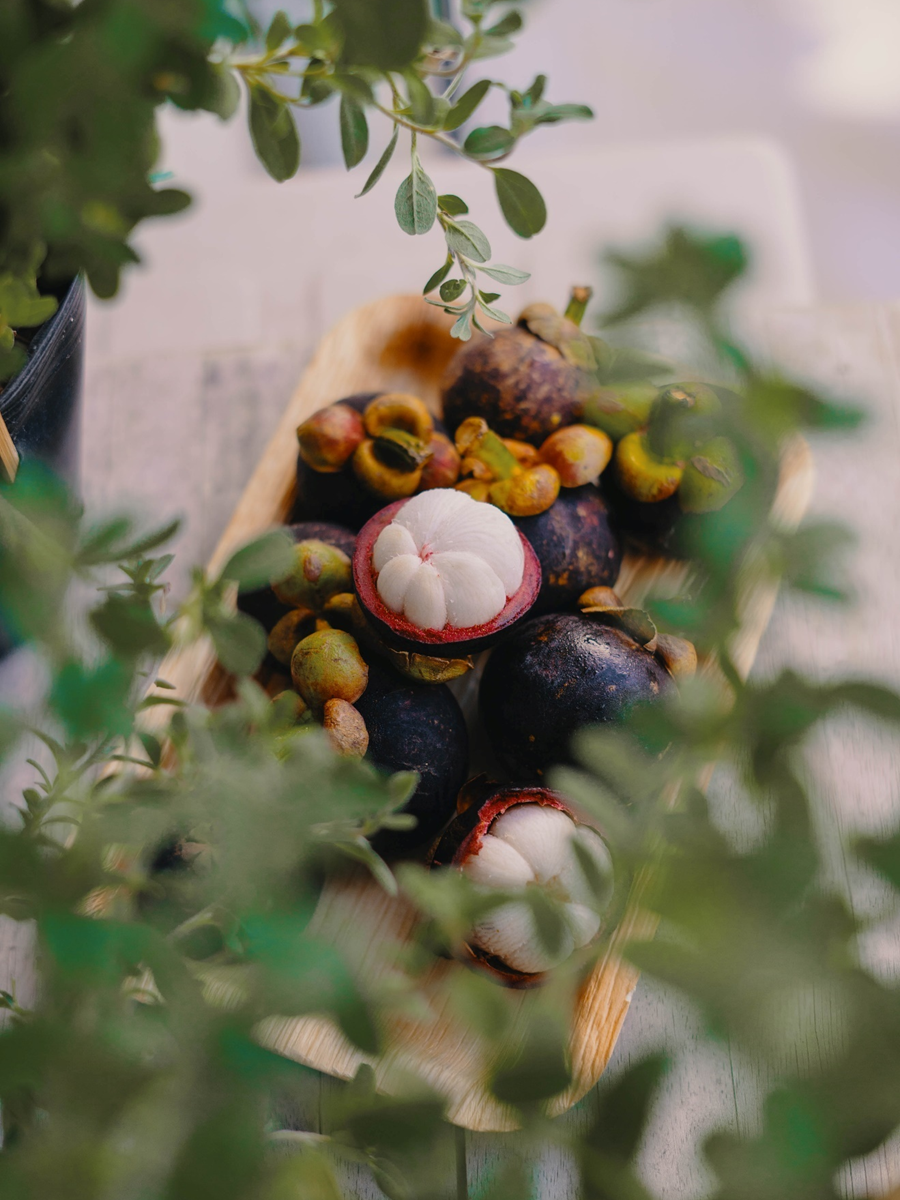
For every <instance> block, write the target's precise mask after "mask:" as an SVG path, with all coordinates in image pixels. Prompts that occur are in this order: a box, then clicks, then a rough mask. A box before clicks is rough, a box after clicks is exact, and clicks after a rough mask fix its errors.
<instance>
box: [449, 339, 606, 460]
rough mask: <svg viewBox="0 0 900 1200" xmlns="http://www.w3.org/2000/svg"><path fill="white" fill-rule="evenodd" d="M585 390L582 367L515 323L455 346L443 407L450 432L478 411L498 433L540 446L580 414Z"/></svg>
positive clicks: (579, 418)
mask: <svg viewBox="0 0 900 1200" xmlns="http://www.w3.org/2000/svg"><path fill="white" fill-rule="evenodd" d="M589 391H590V388H589V378H588V376H587V375H586V373H585V372H584V371H582V370H580V369H579V368H578V367H576V366H574V365H573V364H572V363H570V362H568V361H567V360H566V359H565V358H564V356H563V355H562V354H561V353H560V351H559V350H558V349H557V348H556V347H555V346H551V345H549V344H548V343H546V342H544V341H542V340H541V339H540V338H539V337H537V336H536V335H535V334H533V333H531V332H530V331H529V330H528V329H525V328H522V327H520V326H514V327H512V328H510V329H503V330H500V331H499V332H497V333H495V334H494V336H493V337H492V338H475V339H473V340H472V342H470V343H469V344H468V345H467V346H465V347H463V349H461V350H460V351H458V353H457V355H456V357H455V358H454V359H453V360H452V362H451V363H450V366H449V367H448V369H447V372H446V374H445V377H444V381H443V395H442V411H443V416H444V420H445V422H446V424H447V426H448V427H449V428H450V429H451V430H452V431H453V432H454V433H455V431H456V429H457V428H458V427H459V426H460V425H461V424H462V422H463V421H464V420H465V419H466V418H467V417H483V418H484V419H485V420H486V421H487V423H488V425H489V426H490V427H491V429H492V430H493V431H494V432H495V433H496V434H498V436H500V437H508V438H517V439H519V440H520V441H524V442H531V444H532V445H534V446H540V445H541V444H542V442H543V441H544V440H545V439H546V438H547V437H549V435H550V434H551V433H554V432H555V431H556V430H557V429H560V428H561V427H562V426H563V425H572V424H574V423H575V422H577V421H580V420H581V417H582V415H583V413H584V404H585V399H586V397H587V395H588V394H589Z"/></svg>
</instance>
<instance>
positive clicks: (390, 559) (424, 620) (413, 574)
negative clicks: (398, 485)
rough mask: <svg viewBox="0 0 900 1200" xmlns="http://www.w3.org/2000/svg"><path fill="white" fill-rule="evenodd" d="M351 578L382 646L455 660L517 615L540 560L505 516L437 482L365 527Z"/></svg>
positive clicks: (534, 583)
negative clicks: (432, 487) (434, 485)
mask: <svg viewBox="0 0 900 1200" xmlns="http://www.w3.org/2000/svg"><path fill="white" fill-rule="evenodd" d="M353 582H354V587H355V588H356V594H357V597H358V598H359V603H360V606H361V608H362V610H363V613H364V614H365V617H366V619H367V620H368V621H369V623H370V624H371V626H372V627H373V628H374V630H375V632H376V633H377V634H378V636H379V637H380V638H381V639H382V640H383V641H384V642H385V643H386V644H387V645H390V646H393V647H394V648H395V649H398V650H405V651H409V652H412V653H424V654H431V655H438V656H440V655H445V656H446V657H448V658H459V657H461V656H465V655H468V654H471V653H473V652H474V651H475V650H480V649H484V648H485V647H487V646H489V645H491V644H493V643H494V642H496V641H497V638H498V637H499V636H500V635H501V634H503V633H504V632H506V631H508V630H509V629H511V628H512V627H513V626H514V625H515V624H516V623H517V622H518V621H520V620H521V619H522V618H523V617H524V616H525V614H526V613H527V612H528V610H529V609H530V608H531V606H532V604H533V603H534V601H535V599H536V598H537V594H538V591H539V589H540V565H539V563H538V560H537V557H536V556H535V553H534V551H533V550H532V549H531V547H530V546H529V544H528V542H527V540H526V539H525V537H523V535H522V534H521V533H520V532H519V531H518V530H517V529H516V527H515V525H514V524H513V523H512V521H511V520H510V518H509V517H508V516H506V514H505V513H502V512H501V511H500V510H499V509H498V508H495V507H494V506H493V505H492V504H481V503H479V502H478V501H477V500H473V499H472V498H471V496H468V495H466V494H465V492H459V491H456V490H454V489H452V488H438V489H435V490H433V491H427V492H422V493H420V494H419V495H418V496H414V497H412V499H410V500H407V501H402V500H401V501H396V502H395V503H394V504H390V505H388V506H387V508H384V509H382V511H381V512H380V513H378V514H377V515H376V516H375V517H373V518H372V520H371V521H369V522H368V523H367V524H366V525H365V527H364V528H363V529H362V530H361V531H360V534H359V537H358V539H357V546H356V554H355V555H354V558H353Z"/></svg>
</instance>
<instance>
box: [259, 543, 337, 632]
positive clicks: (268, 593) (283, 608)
mask: <svg viewBox="0 0 900 1200" xmlns="http://www.w3.org/2000/svg"><path fill="white" fill-rule="evenodd" d="M286 529H287V532H288V533H289V534H290V535H291V537H292V538H293V539H294V541H295V542H305V541H307V540H310V539H312V540H315V541H318V542H326V543H327V544H328V545H329V546H335V547H336V548H337V549H338V550H342V551H343V552H344V554H346V555H347V557H348V558H350V559H352V558H353V552H354V550H355V549H356V534H355V533H353V531H352V530H350V529H346V528H344V526H343V525H334V524H332V523H331V522H330V521H299V522H297V523H296V524H294V525H288V526H286ZM238 608H239V609H240V611H241V612H243V613H246V614H247V615H248V616H250V617H255V618H256V620H257V621H259V623H260V624H261V625H262V626H263V627H264V629H265V630H266V632H269V631H270V630H271V629H272V628H273V627H274V626H275V625H276V624H277V623H278V622H279V621H280V620H281V618H282V617H283V616H285V615H286V614H287V613H289V612H290V611H291V610H290V608H289V606H288V605H287V604H282V602H281V601H280V600H279V599H278V597H277V596H276V595H275V593H274V592H273V591H272V589H271V587H264V588H257V589H256V591H253V592H244V593H243V594H242V595H240V596H239V597H238Z"/></svg>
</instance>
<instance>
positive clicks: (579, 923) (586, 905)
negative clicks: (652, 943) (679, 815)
mask: <svg viewBox="0 0 900 1200" xmlns="http://www.w3.org/2000/svg"><path fill="white" fill-rule="evenodd" d="M432 865H433V866H450V867H453V868H455V869H456V870H458V871H460V872H461V873H462V874H463V875H465V876H466V877H467V878H468V879H469V880H471V882H472V883H473V884H475V886H476V887H477V888H478V889H479V890H483V891H485V892H487V893H490V892H496V891H502V892H507V893H509V892H512V893H516V892H522V893H525V894H527V893H528V891H529V889H533V888H535V887H540V888H542V889H543V890H544V892H545V895H546V896H547V897H548V899H552V900H553V901H554V902H555V908H556V912H557V915H558V918H559V927H558V937H557V940H556V945H555V947H553V948H552V949H551V948H549V947H548V946H547V944H546V942H545V940H544V939H543V938H542V937H541V935H540V933H539V931H538V928H537V924H536V921H535V915H534V908H533V907H532V906H531V905H530V904H529V903H528V902H527V901H526V900H525V899H522V900H518V899H510V900H505V901H504V902H503V903H502V904H500V905H498V906H497V907H496V908H493V909H491V910H490V911H489V912H488V913H487V914H486V915H485V916H484V917H482V919H481V920H480V921H479V922H478V923H477V924H476V925H475V926H474V928H473V929H472V930H471V932H470V933H469V935H468V937H467V939H466V942H465V946H464V948H463V951H462V957H464V958H467V959H468V960H469V961H471V962H473V963H475V964H477V965H478V966H479V967H481V968H482V969H484V970H486V971H487V972H488V973H490V974H491V975H492V976H493V977H494V978H496V979H498V980H499V981H501V982H503V983H505V984H508V985H509V986H512V987H533V986H535V985H536V984H538V983H541V982H543V979H544V978H545V976H546V973H547V972H548V971H550V970H552V968H553V967H556V966H558V965H559V964H560V963H562V962H564V961H565V960H566V959H567V958H569V957H570V956H571V955H572V954H573V953H574V952H575V951H577V950H580V949H582V948H584V947H585V946H587V945H588V944H589V943H590V942H592V941H593V940H594V938H596V936H597V934H598V933H599V932H600V929H601V926H602V925H603V920H604V916H605V914H606V913H607V912H608V910H609V908H610V902H611V900H612V896H613V863H612V857H611V855H610V852H609V849H608V847H607V845H606V843H605V841H604V840H603V838H602V837H601V835H600V833H598V832H597V830H596V829H593V828H592V827H591V826H590V825H587V824H584V823H582V822H581V821H580V820H579V818H578V816H577V815H576V813H575V812H574V811H573V810H572V809H571V808H570V806H569V805H568V804H567V803H566V801H565V800H564V799H563V798H562V797H561V796H560V795H558V794H557V793H555V792H551V791H548V790H547V789H546V788H502V789H498V790H496V791H495V792H494V793H493V794H492V795H491V796H490V797H489V798H488V799H487V800H485V801H484V802H482V803H481V804H473V805H472V806H471V807H470V808H469V809H467V810H466V811H464V812H462V813H461V814H460V815H459V816H458V817H457V818H456V820H454V822H453V823H452V824H451V825H450V827H449V828H448V829H447V831H446V832H445V833H444V835H443V836H442V838H441V840H440V842H439V843H438V846H437V848H436V850H435V853H434V856H433V862H432Z"/></svg>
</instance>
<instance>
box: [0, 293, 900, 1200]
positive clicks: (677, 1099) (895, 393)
mask: <svg viewBox="0 0 900 1200" xmlns="http://www.w3.org/2000/svg"><path fill="white" fill-rule="evenodd" d="M745 330H746V331H747V332H748V333H749V334H750V336H751V337H752V338H753V340H754V341H755V343H756V344H757V346H758V347H759V348H760V349H761V350H762V351H763V352H764V353H766V354H771V355H772V356H773V357H774V358H775V359H776V360H778V361H779V362H781V363H782V364H783V365H784V366H785V367H787V368H789V369H790V370H792V371H794V372H796V373H799V374H801V375H803V376H806V377H808V378H810V379H814V380H815V381H817V382H818V383H820V384H822V385H824V386H826V387H827V388H829V389H830V390H832V391H833V392H836V393H838V394H841V395H844V396H846V397H848V398H850V399H852V400H857V401H859V402H861V403H863V404H864V405H865V406H866V407H867V408H868V409H869V410H870V412H871V414H872V419H871V421H870V423H869V425H868V426H867V428H866V430H865V431H864V432H863V433H862V434H861V435H858V436H857V435H854V436H853V437H852V438H849V439H848V438H846V437H845V435H840V437H836V438H832V439H823V440H822V441H821V442H820V443H819V444H818V445H817V446H816V447H815V450H816V457H817V466H818V486H817V492H816V496H815V500H814V505H813V511H814V514H815V515H829V516H834V517H837V518H838V519H841V520H844V521H846V522H847V523H848V524H850V525H851V526H852V527H853V529H854V530H855V531H856V533H857V536H858V538H859V544H858V548H857V549H856V551H855V552H854V554H853V573H854V577H855V579H856V581H857V586H858V598H857V604H856V607H855V609H854V610H853V612H852V613H850V614H848V613H845V612H843V611H840V610H835V609H832V608H830V607H828V606H826V605H825V604H820V603H818V602H813V601H798V600H793V599H792V600H790V601H788V600H783V601H782V602H781V603H780V604H779V607H778V609H777V611H776V614H775V617H774V618H773V621H772V624H771V626H770V629H769V632H768V633H767V635H766V637H765V639H764V642H763V646H762V650H761V653H760V657H759V659H758V662H757V666H756V668H755V670H756V672H757V674H758V675H760V676H767V675H770V674H772V673H774V672H776V671H778V670H780V669H781V668H782V667H783V666H785V665H791V666H794V667H796V668H798V669H801V670H805V671H809V672H810V673H813V674H816V675H825V676H831V675H834V676H837V675H846V674H851V675H852V674H860V675H866V676H870V677H875V678H879V679H884V680H886V681H888V682H892V683H894V684H895V685H900V630H898V628H897V624H896V621H895V620H893V619H892V617H893V614H894V613H895V611H896V598H897V596H898V595H900V552H898V551H900V547H898V536H900V535H898V530H900V305H897V306H894V307H889V306H880V307H857V308H846V309H839V308H834V309H826V308H821V307H819V308H815V307H814V308H808V307H807V308H783V307H782V308H776V307H768V308H766V309H764V310H757V312H756V313H755V314H753V315H751V316H750V317H749V318H748V323H747V325H746V326H745ZM309 349H310V347H309V346H308V345H305V344H303V345H295V346H283V347H281V348H279V349H271V350H266V351H252V350H246V351H243V350H242V351H235V352H232V353H211V354H208V355H205V356H204V355H199V356H198V355H191V354H188V353H185V354H182V355H176V356H172V357H169V358H160V357H153V358H145V359H133V360H131V361H122V362H120V363H117V364H109V363H108V364H105V365H103V364H101V365H97V366H94V367H93V368H91V370H90V371H89V374H88V379H87V395H86V409H85V445H84V470H85V476H84V478H85V493H86V499H87V501H88V503H89V504H90V505H91V506H99V507H113V506H115V505H116V504H117V503H118V501H119V499H120V497H121V496H122V495H123V494H128V495H130V496H131V497H133V498H134V499H135V500H136V501H137V502H142V503H146V504H148V505H152V509H153V512H154V513H155V515H157V516H159V517H163V516H167V515H168V514H169V513H171V512H173V511H176V512H177V511H180V512H183V513H184V514H185V515H186V518H187V524H186V529H185V532H184V534H183V535H182V537H181V540H180V543H179V551H180V553H179V558H180V559H181V562H182V564H183V566H182V571H183V570H184V568H185V567H186V566H187V565H188V564H189V563H190V562H193V561H198V560H199V561H202V560H203V559H204V558H205V556H206V555H207V553H208V552H209V550H210V549H211V547H212V545H213V544H214V542H215V541H216V539H217V537H218V535H219V533H220V531H221V529H222V527H223V525H224V523H225V521H226V519H227V517H228V514H229V512H230V510H231V508H232V507H233V504H234V502H235V500H236V498H237V496H238V495H239V493H240V491H241V488H242V487H243V484H244V482H245V480H246V478H247V476H248V475H249V474H250V471H251V470H252V467H253V465H254V463H255V461H256V459H257V457H258V455H259V453H260V451H261V449H262V447H263V446H264V445H265V443H266V441H267V440H268V437H269V435H270V433H271V430H272V428H273V427H274V425H275V423H276V422H277V419H278V415H279V413H280V411H281V408H282V407H283V405H284V403H285V402H286V400H287V397H288V395H289V393H290V391H291V389H292V387H293V385H294V383H295V381H296V378H297V376H298V373H299V371H300V370H301V368H302V364H303V361H304V359H305V358H306V356H307V355H308V353H309ZM896 765H897V762H896V750H895V749H894V748H892V747H891V746H890V744H889V742H888V740H887V738H886V736H885V735H883V734H881V733H880V732H879V731H877V730H874V731H873V730H872V729H871V728H868V727H866V726H865V725H864V724H863V723H862V722H858V721H856V720H854V719H851V718H846V719H843V720H841V721H835V722H832V723H831V724H830V725H829V726H828V727H827V729H826V730H825V731H823V733H822V735H821V736H820V737H819V739H818V740H817V742H816V745H815V747H814V752H813V753H812V754H811V756H810V769H811V770H812V772H813V774H814V776H815V778H816V780H817V782H818V785H819V793H820V795H821V798H822V816H821V822H820V832H821V836H822V837H823V839H824V840H825V844H826V846H828V847H829V848H830V849H829V854H830V861H831V863H832V867H833V872H834V879H835V882H836V883H838V884H839V885H840V886H842V887H845V888H846V889H847V890H848V893H849V895H850V898H851V901H852V903H853V906H854V908H855V910H856V911H857V912H861V913H875V912H877V903H878V897H877V895H876V894H875V893H874V892H873V891H872V890H871V888H867V886H866V885H865V883H864V881H863V879H862V878H861V877H859V876H858V875H857V874H856V873H855V872H854V870H853V868H852V867H851V865H849V864H848V863H847V862H846V861H845V860H844V858H843V857H842V855H841V853H840V848H839V845H838V843H837V839H836V834H837V833H838V831H843V832H848V831H852V830H863V831H866V832H878V831H881V830H884V829H887V828H890V827H891V826H892V825H894V824H896V823H897V821H898V820H900V796H898V794H897V788H896ZM712 797H713V801H714V803H715V805H716V811H717V812H718V813H719V814H720V819H721V821H722V823H723V826H725V827H730V828H734V825H735V811H736V809H735V808H734V806H732V804H731V803H730V797H729V788H728V782H727V780H725V779H717V780H716V781H715V782H714V785H713V789H712ZM737 832H738V833H740V832H741V831H740V830H738V831H737ZM897 935H898V930H897V929H895V928H890V927H888V926H885V925H876V927H875V929H874V931H873V933H872V934H871V936H869V937H868V938H867V939H866V941H865V944H864V946H863V952H864V954H865V956H866V958H867V960H868V961H870V962H871V963H872V964H873V965H875V966H876V967H877V968H878V969H879V970H884V971H887V972H889V973H891V975H892V976H897V975H898V973H900V956H898V953H897V945H898V940H897ZM10 975H14V976H17V977H18V983H19V990H20V993H22V994H23V995H24V993H25V991H27V987H28V980H29V978H30V964H29V961H28V939H27V935H26V933H25V932H24V931H22V930H14V929H13V927H11V926H10V925H9V924H6V925H5V926H0V987H3V986H6V983H7V980H8V979H9V977H10ZM825 1024H827V1013H826V1014H824V1015H823V1016H822V1017H821V1020H820V1017H819V1014H815V1015H814V1017H813V1021H812V1029H813V1031H814V1033H813V1035H812V1036H811V1037H810V1038H809V1040H808V1041H807V1042H805V1043H804V1044H803V1045H798V1046H793V1047H791V1048H790V1054H791V1058H792V1061H794V1060H797V1059H799V1060H800V1061H804V1060H807V1059H810V1058H812V1059H814V1057H815V1055H816V1054H817V1053H818V1049H817V1037H816V1034H817V1033H818V1031H819V1027H820V1025H821V1026H822V1027H824V1025H825ZM659 1046H666V1047H667V1048H668V1049H669V1051H670V1052H671V1053H673V1054H674V1068H673V1070H672V1072H671V1074H670V1075H669V1076H668V1078H667V1079H666V1081H665V1083H664V1085H663V1090H662V1095H661V1098H660V1101H659V1103H658V1105H657V1108H656V1111H655V1116H654V1120H653V1123H652V1127H651V1128H650V1130H649V1132H648V1135H647V1138H646V1141H645V1144H644V1146H643V1148H642V1151H641V1171H642V1174H643V1177H644V1179H645V1180H646V1182H647V1184H648V1186H650V1187H651V1189H652V1190H653V1191H654V1193H655V1194H658V1195H659V1196H660V1197H664V1198H666V1200H669V1198H671V1200H676V1198H681V1197H699V1196H702V1195H703V1194H704V1191H705V1190H706V1187H707V1185H708V1184H709V1182H710V1180H709V1176H708V1175H707V1173H706V1171H705V1169H704V1167H703V1165H702V1161H701V1159H700V1156H699V1154H698V1147H699V1144H700V1143H701V1142H702V1140H703V1138H704V1136H705V1135H706V1134H707V1133H708V1132H710V1131H711V1130H712V1129H714V1128H716V1127H721V1126H725V1127H730V1128H737V1129H739V1130H741V1131H742V1132H751V1131H753V1130H754V1129H755V1128H756V1127H757V1126H758V1123H759V1099H760V1095H761V1089H762V1088H764V1087H765V1086H766V1082H767V1080H766V1078H765V1077H762V1076H761V1074H760V1072H759V1070H758V1068H757V1067H756V1066H755V1065H754V1064H753V1063H751V1062H746V1061H744V1060H743V1059H742V1058H741V1056H740V1055H739V1054H738V1053H737V1052H736V1051H735V1050H733V1049H732V1048H730V1047H727V1046H723V1047H721V1048H720V1049H718V1050H715V1049H713V1048H711V1046H710V1044H709V1043H708V1042H706V1041H705V1040H704V1039H703V1038H702V1037H701V1035H700V1032H699V1025H698V1018H697V1015H696V1014H695V1013H693V1012H692V1011H691V1010H690V1008H689V1006H687V1005H686V1004H685V1003H684V1002H683V1001H681V1000H680V999H679V998H678V997H677V996H676V995H674V994H673V993H671V992H669V991H667V990H666V989H663V988H661V987H659V986H657V985H655V984H651V983H650V982H648V981H643V982H642V983H641V985H640V987H639V988H638V991H637V994H636V996H635V999H634V1002H633V1004H632V1007H631V1012H630V1014H629V1016H628V1019H627V1021H626V1023H625V1028H624V1031H623V1033H622V1036H621V1038H620V1041H619V1044H618V1047H617V1049H616V1052H615V1055H614V1057H613V1060H612V1063H611V1065H610V1068H609V1071H608V1074H607V1078H612V1077H614V1075H615V1074H616V1073H617V1072H619V1071H621V1070H622V1069H624V1068H625V1067H626V1066H627V1065H628V1064H629V1063H630V1062H631V1061H633V1060H634V1059H635V1058H637V1057H639V1056H640V1055H642V1054H644V1053H645V1052H646V1051H647V1050H648V1049H650V1048H654V1047H659ZM334 1086H337V1085H335V1084H334V1083H332V1082H331V1081H329V1080H322V1081H321V1084H320V1088H321V1089H328V1088H331V1087H334ZM603 1086H604V1083H603V1082H601V1085H600V1087H601V1088H602V1087H603ZM318 1101H319V1098H318V1097H316V1096H312V1097H311V1099H310V1105H309V1107H308V1109H307V1110H306V1111H305V1112H304V1113H302V1114H298V1120H299V1121H301V1122H303V1123H304V1124H305V1125H306V1127H308V1128H310V1127H311V1128H315V1127H316V1124H317V1122H318V1120H319V1117H318V1113H319V1102H318ZM595 1102H596V1100H595V1094H592V1095H590V1096H588V1098H587V1099H586V1100H585V1101H584V1102H582V1104H581V1105H579V1106H578V1108H577V1109H576V1110H574V1111H573V1112H572V1113H571V1114H569V1115H568V1116H567V1117H565V1118H563V1120H565V1121H572V1122H578V1121H581V1120H584V1119H585V1117H586V1116H587V1115H589V1114H590V1111H591V1107H592V1105H593V1104H594V1103H595ZM507 1154H517V1155H520V1156H521V1155H524V1156H526V1157H528V1156H532V1155H533V1150H532V1148H530V1147H527V1146H522V1145H520V1144H519V1142H518V1141H517V1139H516V1138H515V1137H514V1136H510V1137H506V1138H504V1137H501V1136H497V1135H469V1134H467V1135H466V1136H465V1160H466V1164H467V1175H468V1183H469V1187H470V1189H471V1190H472V1192H474V1191H475V1189H476V1188H477V1187H478V1185H479V1181H480V1180H482V1179H483V1177H484V1174H485V1172H486V1171H488V1170H489V1169H491V1168H492V1167H493V1166H494V1165H496V1163H497V1161H498V1158H502V1157H503V1156H504V1155H507ZM536 1171H537V1177H538V1179H539V1180H540V1195H541V1197H542V1200H543V1198H546V1200H575V1197H576V1195H577V1191H576V1179H575V1175H574V1172H573V1170H572V1168H571V1164H569V1163H568V1162H567V1161H566V1158H565V1156H564V1155H562V1154H560V1153H559V1152H556V1151H545V1152H544V1153H543V1154H542V1155H541V1156H540V1157H539V1159H538V1161H537V1162H536ZM441 1174H442V1175H445V1176H446V1192H447V1195H448V1197H449V1196H454V1195H456V1194H457V1178H456V1176H457V1169H456V1167H455V1166H454V1163H453V1162H452V1161H450V1160H448V1162H447V1163H446V1164H444V1165H443V1167H442V1169H441ZM898 1182H900V1150H898V1151H897V1152H895V1153H893V1154H892V1155H888V1156H885V1155H883V1154H878V1155H875V1156H873V1157H872V1159H871V1160H867V1161H861V1162H859V1163H858V1164H855V1166H854V1169H853V1171H852V1172H851V1173H850V1177H849V1178H848V1181H847V1183H848V1188H849V1190H850V1192H851V1194H854V1195H877V1194H878V1193H880V1192H884V1191H886V1190H888V1188H889V1186H890V1185H896V1183H898ZM348 1184H352V1186H353V1187H354V1188H355V1189H356V1190H357V1191H358V1194H359V1195H360V1196H363V1197H373V1198H374V1197H376V1196H377V1195H378V1194H379V1193H378V1192H377V1190H376V1189H375V1188H374V1186H373V1185H371V1184H370V1183H368V1182H367V1180H366V1179H365V1178H364V1176H363V1175H362V1174H360V1175H359V1177H358V1178H357V1177H356V1176H355V1175H354V1176H353V1177H352V1178H348Z"/></svg>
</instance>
